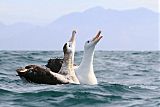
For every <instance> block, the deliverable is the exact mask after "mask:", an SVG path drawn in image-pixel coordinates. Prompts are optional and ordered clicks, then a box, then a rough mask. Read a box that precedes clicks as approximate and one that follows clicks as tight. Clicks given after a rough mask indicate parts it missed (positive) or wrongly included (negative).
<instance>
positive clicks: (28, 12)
mask: <svg viewBox="0 0 160 107" xmlns="http://www.w3.org/2000/svg"><path fill="white" fill-rule="evenodd" d="M158 1H159V0H0V22H1V23H4V24H7V25H9V24H13V23H17V22H27V23H28V22H29V23H31V24H35V25H46V24H49V23H50V22H52V21H54V20H56V19H57V18H59V17H61V16H63V15H65V14H69V13H71V12H81V11H84V10H86V9H88V8H91V7H96V6H100V7H103V8H105V9H117V10H124V9H133V8H138V7H145V8H148V9H151V10H153V11H156V12H158V3H159V2H158Z"/></svg>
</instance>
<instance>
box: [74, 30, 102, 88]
mask: <svg viewBox="0 0 160 107" xmlns="http://www.w3.org/2000/svg"><path fill="white" fill-rule="evenodd" d="M100 34H101V31H99V32H98V34H97V35H96V37H94V38H93V39H92V40H89V41H87V42H86V43H85V46H84V54H83V58H82V61H81V63H80V65H79V67H78V68H77V69H75V72H76V75H77V77H78V80H79V82H80V84H90V85H94V84H97V78H96V76H95V73H94V69H93V57H94V49H95V46H96V44H97V43H98V42H99V40H100V39H101V38H102V36H100Z"/></svg>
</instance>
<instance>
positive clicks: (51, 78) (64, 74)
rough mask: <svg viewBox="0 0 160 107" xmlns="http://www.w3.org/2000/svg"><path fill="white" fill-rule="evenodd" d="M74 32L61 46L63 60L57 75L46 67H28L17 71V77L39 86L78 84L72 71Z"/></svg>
mask: <svg viewBox="0 0 160 107" xmlns="http://www.w3.org/2000/svg"><path fill="white" fill-rule="evenodd" d="M74 46H75V31H73V33H72V37H71V39H70V41H69V42H67V43H65V45H64V46H63V53H64V59H63V63H62V66H61V69H60V70H59V72H58V73H55V72H52V71H51V70H50V69H49V68H47V67H42V66H38V65H28V66H26V67H24V68H19V69H17V70H16V71H17V73H18V76H20V77H21V78H22V79H25V80H27V81H28V82H34V83H39V84H52V85H56V84H68V83H74V84H79V80H78V79H77V77H76V75H75V71H74V69H73V63H74V52H75V47H74Z"/></svg>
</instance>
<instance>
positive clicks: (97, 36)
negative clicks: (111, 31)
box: [92, 31, 103, 43]
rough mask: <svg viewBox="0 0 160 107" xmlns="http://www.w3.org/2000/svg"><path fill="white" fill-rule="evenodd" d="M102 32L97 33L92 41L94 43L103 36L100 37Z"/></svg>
mask: <svg viewBox="0 0 160 107" xmlns="http://www.w3.org/2000/svg"><path fill="white" fill-rule="evenodd" d="M100 34H101V31H99V32H98V33H97V35H96V36H95V37H94V38H93V39H92V41H93V42H95V43H97V42H98V41H99V40H100V39H101V38H102V37H103V36H100Z"/></svg>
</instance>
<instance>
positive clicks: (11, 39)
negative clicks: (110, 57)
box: [0, 7, 160, 50]
mask: <svg viewBox="0 0 160 107" xmlns="http://www.w3.org/2000/svg"><path fill="white" fill-rule="evenodd" d="M158 16H159V13H155V12H153V11H151V10H148V9H145V8H138V9H134V10H123V11H117V10H111V9H108V10H106V9H104V8H101V7H95V8H91V9H88V10H86V11H84V12H81V13H80V12H79V13H78V12H77V13H70V14H68V15H65V16H62V17H60V18H58V19H57V20H55V21H53V22H52V23H50V24H49V25H47V26H44V27H39V26H34V25H31V24H26V23H20V24H14V25H11V26H6V25H3V24H1V23H0V49H1V50H6V49H12V50H16V49H20V50H26V49H27V50H37V49H38V50H39V49H41V50H62V47H63V44H64V43H65V42H66V40H68V39H69V37H70V35H71V32H72V30H73V29H76V30H77V46H76V47H77V50H83V45H84V42H85V41H86V40H88V39H90V38H92V37H93V36H94V35H95V34H96V32H98V30H102V35H103V38H102V40H101V41H100V43H98V45H97V50H159V49H160V48H159V45H158V41H159V40H158V39H159V34H158V30H159V29H158Z"/></svg>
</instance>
